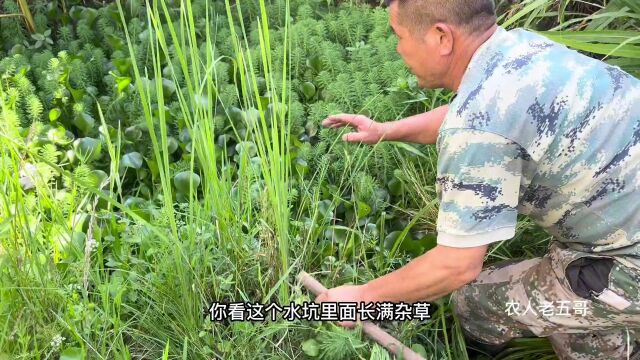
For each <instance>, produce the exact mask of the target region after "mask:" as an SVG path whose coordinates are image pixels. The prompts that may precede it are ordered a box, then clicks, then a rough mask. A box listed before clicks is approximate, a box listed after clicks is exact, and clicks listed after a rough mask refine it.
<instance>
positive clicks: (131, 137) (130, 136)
mask: <svg viewBox="0 0 640 360" xmlns="http://www.w3.org/2000/svg"><path fill="white" fill-rule="evenodd" d="M124 138H125V139H127V140H128V141H131V142H136V141H139V140H140V139H141V138H142V130H140V128H139V127H137V126H135V125H134V126H130V127H128V128H126V129H125V130H124Z"/></svg>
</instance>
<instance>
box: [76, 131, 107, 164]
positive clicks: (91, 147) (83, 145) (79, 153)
mask: <svg viewBox="0 0 640 360" xmlns="http://www.w3.org/2000/svg"><path fill="white" fill-rule="evenodd" d="M73 150H74V155H75V157H77V158H78V159H79V160H80V161H82V162H83V163H90V162H92V161H94V160H97V159H99V158H100V155H101V154H102V142H101V141H100V140H98V139H94V138H89V137H85V138H80V139H77V140H76V141H74V142H73Z"/></svg>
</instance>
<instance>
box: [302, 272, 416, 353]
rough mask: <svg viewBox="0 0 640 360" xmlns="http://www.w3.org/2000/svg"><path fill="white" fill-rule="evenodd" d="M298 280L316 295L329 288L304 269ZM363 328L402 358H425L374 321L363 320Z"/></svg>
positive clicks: (379, 342) (371, 336) (366, 332)
mask: <svg viewBox="0 0 640 360" xmlns="http://www.w3.org/2000/svg"><path fill="white" fill-rule="evenodd" d="M298 281H300V282H301V283H302V285H304V287H306V288H307V289H308V290H309V291H311V292H312V293H313V294H314V295H316V296H318V295H320V294H322V293H323V292H325V291H327V288H325V287H324V286H323V285H322V284H321V283H320V282H319V281H318V280H316V279H315V278H314V277H313V276H311V275H309V274H308V273H306V272H304V271H301V272H300V274H298ZM362 329H363V330H364V332H365V334H367V335H368V336H369V337H370V338H372V339H373V340H375V341H376V342H377V343H378V344H380V345H382V346H384V347H385V348H387V349H388V350H389V351H390V352H391V353H393V354H395V355H396V356H398V357H401V358H402V359H406V360H425V358H423V357H422V355H420V354H418V353H417V352H415V351H413V350H411V349H410V348H408V347H406V346H404V345H403V344H402V343H401V342H400V341H398V340H397V339H396V338H394V337H393V336H391V335H389V333H387V332H386V331H384V330H382V328H380V327H379V326H378V325H376V324H374V323H372V322H369V321H365V322H363V324H362Z"/></svg>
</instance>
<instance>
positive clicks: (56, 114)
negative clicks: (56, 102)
mask: <svg viewBox="0 0 640 360" xmlns="http://www.w3.org/2000/svg"><path fill="white" fill-rule="evenodd" d="M61 114H62V110H60V109H59V108H53V109H51V110H50V111H49V120H51V121H56V120H58V119H59V118H60V115H61Z"/></svg>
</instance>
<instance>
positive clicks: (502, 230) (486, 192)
mask: <svg viewBox="0 0 640 360" xmlns="http://www.w3.org/2000/svg"><path fill="white" fill-rule="evenodd" d="M437 146H438V151H439V155H438V175H437V180H436V192H437V195H438V199H439V200H440V209H439V213H438V223H437V230H438V240H437V241H438V244H441V245H446V246H452V247H473V246H481V245H486V244H489V243H492V242H497V241H502V240H507V239H510V238H512V237H513V236H514V235H515V228H516V222H517V215H518V199H519V195H520V187H521V183H522V184H523V186H524V183H525V182H526V181H525V179H523V171H522V169H523V168H526V167H527V166H526V164H524V162H525V161H526V160H525V159H526V158H527V156H525V155H526V154H523V151H524V150H523V148H522V147H521V146H520V145H518V144H517V143H515V142H513V141H511V140H509V139H507V138H505V137H503V136H500V135H497V134H494V133H491V132H487V131H482V130H474V129H455V128H454V129H447V130H444V131H443V132H441V133H440V136H439V138H438V142H437Z"/></svg>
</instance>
